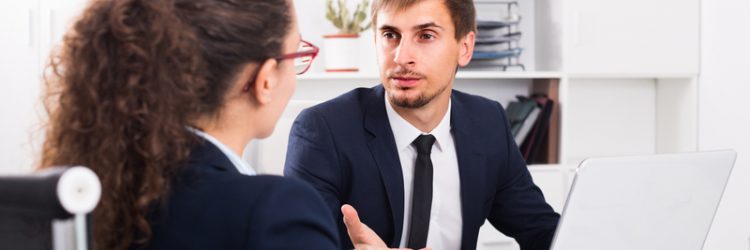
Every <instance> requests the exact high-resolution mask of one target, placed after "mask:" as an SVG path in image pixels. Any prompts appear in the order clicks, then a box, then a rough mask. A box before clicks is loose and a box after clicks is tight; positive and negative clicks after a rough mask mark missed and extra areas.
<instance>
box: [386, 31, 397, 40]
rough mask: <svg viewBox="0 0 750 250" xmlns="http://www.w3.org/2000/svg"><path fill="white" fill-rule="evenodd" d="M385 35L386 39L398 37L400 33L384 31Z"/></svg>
mask: <svg viewBox="0 0 750 250" xmlns="http://www.w3.org/2000/svg"><path fill="white" fill-rule="evenodd" d="M383 37H384V38H386V39H398V35H397V34H396V33H393V32H383Z"/></svg>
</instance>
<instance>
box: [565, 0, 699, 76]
mask: <svg viewBox="0 0 750 250" xmlns="http://www.w3.org/2000/svg"><path fill="white" fill-rule="evenodd" d="M566 3H568V4H566V5H565V7H564V8H565V11H564V13H565V30H564V37H565V38H564V40H565V45H564V46H565V48H566V49H565V55H564V60H565V67H566V70H567V71H568V72H570V73H572V74H625V75H628V74H631V75H654V76H669V75H695V74H697V73H698V65H699V27H700V23H699V0H628V1H624V0H620V1H614V0H610V1H601V0H568V1H566Z"/></svg>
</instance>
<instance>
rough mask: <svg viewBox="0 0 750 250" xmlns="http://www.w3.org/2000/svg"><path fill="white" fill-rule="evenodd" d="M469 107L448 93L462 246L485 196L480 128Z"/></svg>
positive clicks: (478, 213) (483, 160)
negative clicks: (459, 197)
mask: <svg viewBox="0 0 750 250" xmlns="http://www.w3.org/2000/svg"><path fill="white" fill-rule="evenodd" d="M472 124H473V122H472V117H471V110H468V109H467V107H465V105H464V103H462V102H461V99H460V98H456V94H455V91H454V94H452V96H451V131H452V132H453V138H454V140H455V143H456V155H457V157H458V172H459V178H460V182H461V184H460V186H461V213H462V218H463V221H464V222H463V228H462V233H463V236H464V237H462V246H464V247H466V246H468V245H471V244H469V243H470V242H467V241H468V240H470V239H467V237H465V236H466V235H472V234H470V233H469V232H471V231H472V230H473V231H477V229H476V228H478V226H479V225H473V221H475V219H473V218H474V217H477V216H481V215H482V211H481V209H482V205H483V204H484V200H483V197H484V196H482V194H483V193H484V192H482V190H483V189H484V188H485V185H486V184H485V178H483V172H484V171H483V170H484V162H485V156H484V155H483V154H482V153H481V152H482V151H481V149H480V148H479V145H478V143H480V142H481V140H482V137H481V134H480V133H481V130H477V128H475V127H474V126H472Z"/></svg>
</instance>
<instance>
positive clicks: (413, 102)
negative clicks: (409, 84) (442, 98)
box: [388, 85, 448, 109]
mask: <svg viewBox="0 0 750 250" xmlns="http://www.w3.org/2000/svg"><path fill="white" fill-rule="evenodd" d="M447 88H448V85H445V86H443V87H442V88H441V89H439V90H438V91H435V93H432V94H430V95H428V94H429V93H421V94H420V95H419V96H417V98H415V99H409V98H406V97H404V98H398V97H396V96H395V95H394V94H392V93H390V92H389V93H388V100H390V101H391V104H393V105H395V106H397V107H400V108H407V109H418V108H421V107H424V106H425V105H427V104H428V103H430V102H431V101H432V100H434V99H435V97H437V96H439V95H440V94H442V93H443V92H445V90H446V89H447Z"/></svg>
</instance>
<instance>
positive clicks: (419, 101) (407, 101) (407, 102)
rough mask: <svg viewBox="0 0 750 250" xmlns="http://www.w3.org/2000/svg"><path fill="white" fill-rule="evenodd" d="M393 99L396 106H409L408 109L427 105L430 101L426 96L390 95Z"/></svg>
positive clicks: (392, 101) (392, 102)
mask: <svg viewBox="0 0 750 250" xmlns="http://www.w3.org/2000/svg"><path fill="white" fill-rule="evenodd" d="M389 99H390V100H391V104H393V105H394V106H396V107H399V108H408V109H417V108H421V107H424V105H427V103H429V100H427V98H424V96H416V97H403V96H400V97H399V96H390V98H389Z"/></svg>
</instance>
